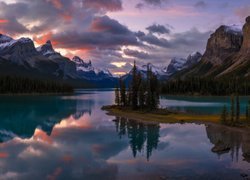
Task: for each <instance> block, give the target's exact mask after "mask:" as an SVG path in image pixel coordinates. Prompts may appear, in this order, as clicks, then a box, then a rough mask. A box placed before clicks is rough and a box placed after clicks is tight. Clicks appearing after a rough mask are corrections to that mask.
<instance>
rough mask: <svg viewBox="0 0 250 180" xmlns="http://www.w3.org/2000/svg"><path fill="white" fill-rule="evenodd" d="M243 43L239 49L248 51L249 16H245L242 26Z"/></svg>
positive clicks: (249, 44)
mask: <svg viewBox="0 0 250 180" xmlns="http://www.w3.org/2000/svg"><path fill="white" fill-rule="evenodd" d="M243 36H244V38H243V44H242V48H241V51H244V52H247V53H249V52H250V16H248V17H247V18H246V23H245V25H244V26H243Z"/></svg>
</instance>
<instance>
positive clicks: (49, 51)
mask: <svg viewBox="0 0 250 180" xmlns="http://www.w3.org/2000/svg"><path fill="white" fill-rule="evenodd" d="M37 51H38V52H39V53H41V54H42V55H44V56H46V57H51V56H55V55H56V57H57V56H60V53H58V52H56V51H55V50H54V48H53V45H52V43H51V41H50V40H48V41H47V42H46V43H45V44H43V45H41V46H39V47H38V48H37Z"/></svg>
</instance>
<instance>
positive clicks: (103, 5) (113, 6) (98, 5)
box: [83, 0, 122, 11]
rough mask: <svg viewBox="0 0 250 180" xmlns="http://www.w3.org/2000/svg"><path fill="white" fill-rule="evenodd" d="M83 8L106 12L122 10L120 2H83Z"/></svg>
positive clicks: (113, 0) (116, 0)
mask: <svg viewBox="0 0 250 180" xmlns="http://www.w3.org/2000/svg"><path fill="white" fill-rule="evenodd" d="M83 5H84V7H87V8H94V9H98V10H100V9H101V10H106V11H119V10H122V1H121V0H83Z"/></svg>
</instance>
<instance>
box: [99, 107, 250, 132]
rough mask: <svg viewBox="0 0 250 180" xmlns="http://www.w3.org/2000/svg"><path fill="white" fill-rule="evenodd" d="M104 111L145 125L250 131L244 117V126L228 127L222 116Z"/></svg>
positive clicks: (123, 110)
mask: <svg viewBox="0 0 250 180" xmlns="http://www.w3.org/2000/svg"><path fill="white" fill-rule="evenodd" d="M102 110H104V111H106V114H107V115H110V116H118V117H123V118H127V119H132V120H136V121H141V122H145V123H163V124H164V123H165V124H172V123H180V124H183V123H197V124H205V125H208V124H215V125H219V126H223V127H227V128H230V129H233V130H236V129H238V130H241V131H242V130H244V131H245V130H249V129H250V128H249V124H246V120H245V118H244V116H241V117H240V121H241V122H243V123H244V124H243V125H242V126H226V125H223V124H221V123H220V115H199V114H188V113H178V112H170V111H167V110H166V113H165V114H164V113H157V112H156V113H154V112H143V111H133V110H129V109H122V108H118V107H116V106H103V107H102ZM167 112H168V113H167Z"/></svg>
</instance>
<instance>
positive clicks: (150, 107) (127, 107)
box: [102, 63, 250, 127]
mask: <svg viewBox="0 0 250 180" xmlns="http://www.w3.org/2000/svg"><path fill="white" fill-rule="evenodd" d="M160 89H161V87H160V83H159V81H158V79H157V76H156V75H155V74H154V73H153V72H152V70H151V69H150V67H149V66H148V68H147V75H146V77H143V75H142V74H140V72H139V71H137V67H136V63H134V66H133V69H132V80H131V82H130V83H129V84H128V86H126V84H125V82H124V81H123V80H122V79H121V78H120V80H119V86H117V87H116V88H115V104H114V105H108V106H103V107H102V109H103V110H105V111H107V112H108V114H109V115H113V116H119V117H124V118H128V119H134V120H139V121H146V122H156V123H185V122H197V123H218V124H223V125H226V126H231V127H246V126H248V125H249V122H250V102H249V104H248V105H247V106H246V113H245V114H246V115H245V116H244V115H241V114H240V102H239V96H238V95H237V93H235V94H236V95H232V96H231V106H230V112H229V111H228V109H227V107H226V106H224V107H223V108H222V112H221V114H217V115H201V114H192V113H182V112H174V111H170V110H168V109H167V108H164V109H163V108H159V102H160V101H159V99H160ZM235 99H236V100H235Z"/></svg>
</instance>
